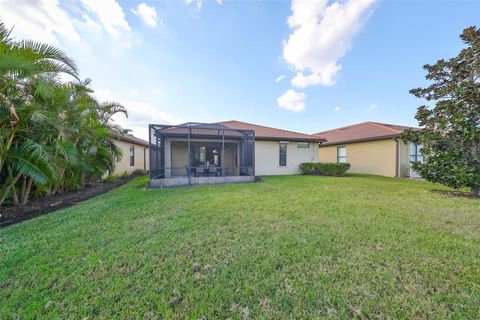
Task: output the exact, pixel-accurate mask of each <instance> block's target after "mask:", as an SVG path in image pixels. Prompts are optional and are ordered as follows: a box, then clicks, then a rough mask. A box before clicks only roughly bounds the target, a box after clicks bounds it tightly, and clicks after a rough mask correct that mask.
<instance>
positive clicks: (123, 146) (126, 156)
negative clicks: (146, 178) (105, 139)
mask: <svg viewBox="0 0 480 320" xmlns="http://www.w3.org/2000/svg"><path fill="white" fill-rule="evenodd" d="M113 143H115V145H116V146H117V147H118V148H120V150H121V151H122V159H121V160H120V161H118V162H117V163H116V165H115V170H114V174H123V173H124V172H132V171H134V170H136V169H141V170H148V168H149V166H148V160H149V157H148V148H147V150H145V153H144V149H145V147H144V146H142V145H137V144H133V143H130V142H126V141H120V140H113ZM130 146H135V164H134V166H130ZM144 155H145V157H144ZM144 159H145V160H146V162H145V163H144ZM145 164H146V167H145V166H144V165H145Z"/></svg>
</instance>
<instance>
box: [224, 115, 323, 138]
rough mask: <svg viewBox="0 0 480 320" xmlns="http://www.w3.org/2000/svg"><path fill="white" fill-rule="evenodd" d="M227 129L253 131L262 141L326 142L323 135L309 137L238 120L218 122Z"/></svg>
mask: <svg viewBox="0 0 480 320" xmlns="http://www.w3.org/2000/svg"><path fill="white" fill-rule="evenodd" d="M218 123H221V124H223V125H225V126H226V127H229V128H232V129H247V130H253V131H255V139H260V140H262V139H263V140H267V139H272V140H280V139H284V140H294V141H318V142H321V141H325V139H323V137H322V136H321V135H315V136H314V135H309V134H305V133H300V132H294V131H289V130H283V129H276V128H272V127H267V126H261V125H258V124H252V123H248V122H242V121H236V120H230V121H222V122H218Z"/></svg>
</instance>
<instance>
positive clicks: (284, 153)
mask: <svg viewBox="0 0 480 320" xmlns="http://www.w3.org/2000/svg"><path fill="white" fill-rule="evenodd" d="M149 131H150V163H151V170H150V177H151V179H152V181H153V180H155V181H154V183H151V185H155V186H172V185H184V184H200V183H226V182H247V181H253V180H254V177H255V176H262V175H285V174H297V173H299V167H298V165H299V164H300V163H302V162H317V161H318V145H319V143H320V142H323V141H325V139H323V138H321V137H318V136H312V135H308V134H304V133H299V132H293V131H287V130H282V129H276V128H271V127H266V126H261V125H256V124H251V123H246V122H240V121H234V120H232V121H224V122H217V123H185V124H181V125H178V126H174V125H150V126H149ZM169 179H170V180H169Z"/></svg>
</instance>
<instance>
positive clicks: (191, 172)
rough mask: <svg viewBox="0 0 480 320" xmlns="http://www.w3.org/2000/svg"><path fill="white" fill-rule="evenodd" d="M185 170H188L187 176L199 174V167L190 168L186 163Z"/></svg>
mask: <svg viewBox="0 0 480 320" xmlns="http://www.w3.org/2000/svg"><path fill="white" fill-rule="evenodd" d="M185 170H186V171H187V176H193V177H196V176H197V168H190V170H189V169H188V166H187V165H185Z"/></svg>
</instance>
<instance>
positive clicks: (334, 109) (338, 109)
mask: <svg viewBox="0 0 480 320" xmlns="http://www.w3.org/2000/svg"><path fill="white" fill-rule="evenodd" d="M340 109H341V108H340V107H335V108H333V111H335V112H338V111H340Z"/></svg>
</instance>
